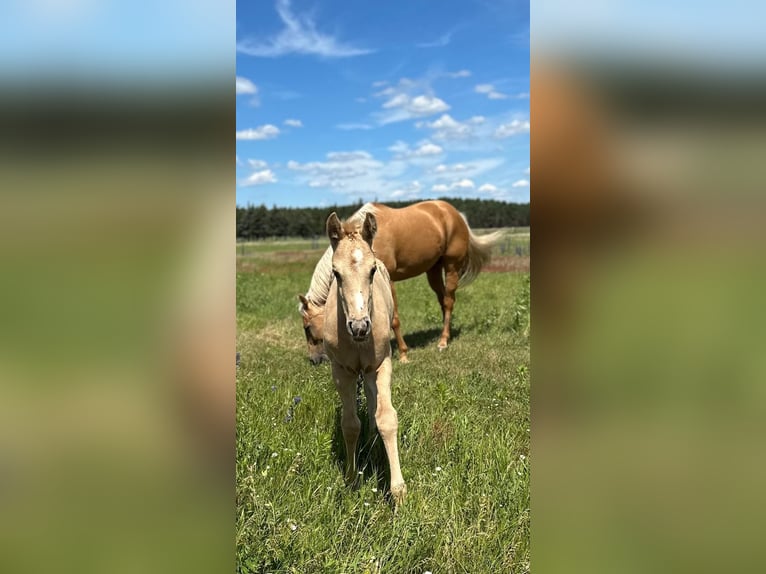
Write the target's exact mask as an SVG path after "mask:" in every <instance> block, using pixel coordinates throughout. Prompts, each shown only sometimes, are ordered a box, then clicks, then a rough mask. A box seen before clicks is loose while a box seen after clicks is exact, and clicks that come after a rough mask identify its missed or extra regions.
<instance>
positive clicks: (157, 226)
mask: <svg viewBox="0 0 766 574" xmlns="http://www.w3.org/2000/svg"><path fill="white" fill-rule="evenodd" d="M234 43H235V3H234V2H233V0H223V1H221V0H215V1H213V0H190V1H184V2H181V1H180V0H174V1H167V0H159V1H156V2H154V1H153V2H149V1H147V0H136V1H131V2H127V1H123V0H118V1H111V2H101V1H95V0H55V1H51V0H32V1H26V0H25V1H20V0H9V1H8V2H4V3H3V5H2V7H0V197H1V198H2V203H1V206H0V277H1V279H0V571H2V572H14V573H16V572H18V573H26V572H54V571H55V572H77V573H80V574H83V573H87V572H94V573H95V572H114V573H117V572H163V573H166V572H184V573H188V572H206V573H207V572H226V571H232V570H233V567H234V561H233V556H234V553H233V537H232V532H233V531H232V525H233V504H232V485H233V468H234V467H233V460H234V368H235V349H234V337H235V330H234V322H235V305H234V297H235V292H234V284H233V279H234V249H233V248H232V247H233V244H234V213H235V209H234V208H235V185H234V169H233V165H234V158H235V150H234V137H233V133H234V127H235V104H234V98H235V94H234V77H235V64H234V58H235V49H234Z"/></svg>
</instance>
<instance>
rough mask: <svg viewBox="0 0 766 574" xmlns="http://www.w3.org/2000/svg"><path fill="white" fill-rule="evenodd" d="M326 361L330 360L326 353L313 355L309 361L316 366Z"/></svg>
mask: <svg viewBox="0 0 766 574" xmlns="http://www.w3.org/2000/svg"><path fill="white" fill-rule="evenodd" d="M324 361H329V358H328V357H327V355H324V354H323V355H312V356H310V357H309V362H310V363H311V364H312V365H314V366H316V365H321V364H322V363H323V362H324Z"/></svg>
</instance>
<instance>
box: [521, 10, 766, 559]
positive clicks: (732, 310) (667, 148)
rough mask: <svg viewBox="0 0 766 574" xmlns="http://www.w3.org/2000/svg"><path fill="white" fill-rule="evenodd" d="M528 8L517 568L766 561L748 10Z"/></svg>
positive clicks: (759, 193) (761, 245)
mask: <svg viewBox="0 0 766 574" xmlns="http://www.w3.org/2000/svg"><path fill="white" fill-rule="evenodd" d="M531 14H532V16H531V18H532V29H531V39H532V81H531V118H532V120H531V123H532V138H531V141H532V174H533V177H532V179H531V181H532V189H533V191H532V220H533V225H534V227H535V233H534V234H533V239H532V251H533V252H534V253H535V257H534V264H533V265H532V278H533V280H532V309H533V310H532V317H533V321H532V325H533V326H532V340H533V342H532V364H533V377H532V381H533V385H532V389H533V390H532V397H533V403H532V426H533V428H532V445H533V446H532V452H533V462H532V469H533V470H532V515H533V517H534V518H533V523H534V527H533V528H532V568H533V570H535V571H537V572H570V573H571V572H588V573H590V574H592V573H596V572H610V573H613V572H661V571H667V572H716V571H722V570H725V571H746V572H755V571H763V569H764V567H765V566H766V550H764V547H763V545H762V544H761V543H760V541H759V538H760V533H761V532H763V526H764V519H763V516H764V515H766V513H765V512H764V511H766V495H764V492H763V489H762V485H763V484H764V479H766V459H764V457H763V436H764V430H766V428H765V427H766V417H764V415H766V406H765V403H764V396H765V395H766V387H764V381H765V380H766V354H764V352H763V348H764V341H766V339H765V338H764V334H765V333H764V324H766V321H764V319H766V312H764V307H763V304H762V302H761V298H762V295H761V294H762V293H764V292H766V291H765V290H766V258H765V257H764V256H765V255H766V242H764V239H766V237H765V233H766V231H765V230H766V226H764V224H763V219H764V217H763V216H764V207H765V206H764V202H765V201H766V199H765V198H764V196H763V191H764V189H766V188H765V187H764V184H765V183H766V177H764V176H766V167H765V166H764V161H763V159H764V157H766V155H764V153H765V152H766V106H765V105H764V102H766V74H765V73H764V70H766V68H764V65H763V63H764V57H765V56H766V37H765V36H764V35H763V34H762V33H761V30H760V29H759V24H758V22H762V21H763V16H764V7H763V6H757V5H756V4H755V3H751V2H748V3H744V2H734V3H731V2H729V3H712V2H695V3H691V2H680V3H672V5H670V4H668V3H660V2H653V1H650V2H612V1H597V2H590V1H588V2H578V3H567V2H557V1H554V2H545V3H543V2H532V11H531Z"/></svg>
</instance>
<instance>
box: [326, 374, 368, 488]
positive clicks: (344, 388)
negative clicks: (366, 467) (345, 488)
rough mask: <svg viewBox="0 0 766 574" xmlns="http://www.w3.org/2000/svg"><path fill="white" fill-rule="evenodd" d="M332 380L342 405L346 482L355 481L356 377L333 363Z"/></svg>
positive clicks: (357, 419) (359, 425) (360, 424)
mask: <svg viewBox="0 0 766 574" xmlns="http://www.w3.org/2000/svg"><path fill="white" fill-rule="evenodd" d="M332 378H333V381H335V388H336V389H337V391H338V394H339V395H340V401H341V405H342V410H341V419H340V428H341V430H342V431H343V441H344V442H345V443H346V482H347V483H348V484H353V483H354V482H355V481H356V443H357V441H358V440H359V431H360V430H361V428H362V423H361V422H360V421H359V417H358V416H357V414H356V376H355V375H353V374H349V373H348V372H347V371H345V370H344V369H342V368H340V367H338V366H337V365H335V363H333V366H332Z"/></svg>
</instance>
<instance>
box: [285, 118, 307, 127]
mask: <svg viewBox="0 0 766 574" xmlns="http://www.w3.org/2000/svg"><path fill="white" fill-rule="evenodd" d="M284 124H285V125H286V126H290V127H291V128H302V127H303V122H302V121H300V120H294V119H291V118H290V119H286V120H285V121H284Z"/></svg>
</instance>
